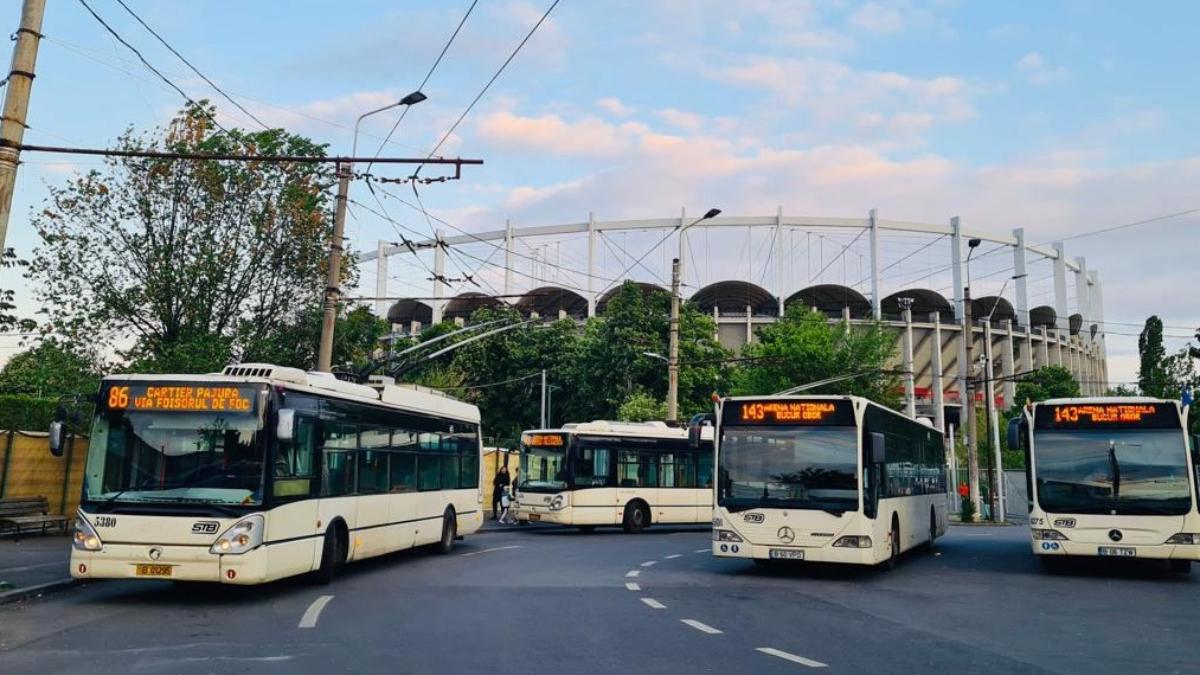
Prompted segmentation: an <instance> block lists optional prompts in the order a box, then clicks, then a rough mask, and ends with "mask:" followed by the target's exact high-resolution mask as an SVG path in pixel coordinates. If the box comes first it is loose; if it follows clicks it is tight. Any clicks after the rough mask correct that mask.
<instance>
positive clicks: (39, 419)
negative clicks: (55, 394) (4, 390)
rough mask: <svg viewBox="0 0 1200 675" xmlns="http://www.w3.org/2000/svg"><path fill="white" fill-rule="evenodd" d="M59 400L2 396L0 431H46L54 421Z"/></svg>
mask: <svg viewBox="0 0 1200 675" xmlns="http://www.w3.org/2000/svg"><path fill="white" fill-rule="evenodd" d="M57 405H58V399H57V398H46V397H41V396H30V395H28V394H0V430H4V431H10V430H11V431H46V430H47V429H49V428H50V423H51V422H53V421H54V410H55V407H56V406H57Z"/></svg>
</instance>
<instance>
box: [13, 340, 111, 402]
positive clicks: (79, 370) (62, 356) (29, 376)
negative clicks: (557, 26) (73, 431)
mask: <svg viewBox="0 0 1200 675" xmlns="http://www.w3.org/2000/svg"><path fill="white" fill-rule="evenodd" d="M99 388H100V365H99V359H97V358H96V356H95V355H94V354H91V353H89V352H87V351H85V350H83V349H81V348H79V347H77V346H76V345H72V344H69V343H65V342H60V341H58V340H55V339H54V338H48V339H46V340H43V341H42V342H41V343H39V344H38V345H37V346H36V347H33V348H32V349H28V350H26V351H23V352H21V353H19V354H16V355H14V356H13V357H12V358H11V359H9V360H8V363H7V364H5V366H4V370H2V371H0V394H29V395H32V396H37V397H41V398H57V397H59V396H63V395H67V394H94V393H95V392H96V391H97V390H98V389H99Z"/></svg>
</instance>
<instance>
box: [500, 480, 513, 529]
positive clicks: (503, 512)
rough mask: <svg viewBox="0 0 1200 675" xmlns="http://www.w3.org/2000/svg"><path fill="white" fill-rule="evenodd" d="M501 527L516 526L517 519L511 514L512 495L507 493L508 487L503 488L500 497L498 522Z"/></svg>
mask: <svg viewBox="0 0 1200 675" xmlns="http://www.w3.org/2000/svg"><path fill="white" fill-rule="evenodd" d="M499 522H500V524H501V525H516V524H517V517H516V516H515V515H514V514H513V512H512V495H511V494H510V493H509V489H508V486H507V485H505V486H504V494H502V495H501V496H500V520H499Z"/></svg>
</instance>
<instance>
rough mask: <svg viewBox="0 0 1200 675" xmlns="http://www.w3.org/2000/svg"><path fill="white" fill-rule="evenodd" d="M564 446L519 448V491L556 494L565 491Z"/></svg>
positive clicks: (565, 452) (565, 462)
mask: <svg viewBox="0 0 1200 675" xmlns="http://www.w3.org/2000/svg"><path fill="white" fill-rule="evenodd" d="M566 468H567V448H566V445H565V444H563V445H557V446H553V445H539V446H529V445H522V446H521V485H520V489H522V490H527V491H529V492H557V491H559V490H565V489H567V472H566Z"/></svg>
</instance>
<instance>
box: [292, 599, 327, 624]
mask: <svg viewBox="0 0 1200 675" xmlns="http://www.w3.org/2000/svg"><path fill="white" fill-rule="evenodd" d="M332 599H333V596H332V595H322V596H321V597H319V598H317V599H316V600H313V601H312V604H311V605H309V606H308V609H306V610H304V616H302V617H300V625H299V626H297V627H298V628H315V627H316V626H317V619H319V618H321V610H323V609H325V605H328V604H329V601H330V600H332Z"/></svg>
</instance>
